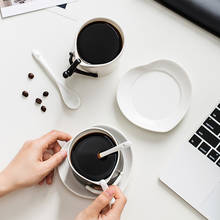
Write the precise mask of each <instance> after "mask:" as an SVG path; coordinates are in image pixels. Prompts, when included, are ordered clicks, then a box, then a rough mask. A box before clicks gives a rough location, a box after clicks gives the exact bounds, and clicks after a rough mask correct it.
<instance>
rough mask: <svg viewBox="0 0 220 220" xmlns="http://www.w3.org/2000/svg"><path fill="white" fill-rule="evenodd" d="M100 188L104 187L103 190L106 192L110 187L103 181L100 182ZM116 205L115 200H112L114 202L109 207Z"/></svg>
mask: <svg viewBox="0 0 220 220" xmlns="http://www.w3.org/2000/svg"><path fill="white" fill-rule="evenodd" d="M99 183H100V186H101V187H102V190H103V191H105V190H107V189H108V188H109V187H108V184H107V183H106V181H105V180H101V181H100V182H99ZM114 203H115V198H112V200H111V201H110V203H109V205H110V207H111V206H112V205H113V204H114Z"/></svg>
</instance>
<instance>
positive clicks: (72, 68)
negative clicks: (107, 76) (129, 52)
mask: <svg viewBox="0 0 220 220" xmlns="http://www.w3.org/2000/svg"><path fill="white" fill-rule="evenodd" d="M69 55H70V58H69V63H70V67H69V68H68V69H67V70H66V71H65V72H64V73H63V77H64V78H65V79H66V78H68V77H70V76H72V75H73V73H74V72H76V73H78V74H81V75H85V76H91V77H98V74H97V73H89V72H85V71H83V70H80V69H77V66H78V65H79V64H80V63H81V60H80V59H79V58H78V59H76V60H75V61H74V62H73V57H74V54H73V53H72V52H70V53H69Z"/></svg>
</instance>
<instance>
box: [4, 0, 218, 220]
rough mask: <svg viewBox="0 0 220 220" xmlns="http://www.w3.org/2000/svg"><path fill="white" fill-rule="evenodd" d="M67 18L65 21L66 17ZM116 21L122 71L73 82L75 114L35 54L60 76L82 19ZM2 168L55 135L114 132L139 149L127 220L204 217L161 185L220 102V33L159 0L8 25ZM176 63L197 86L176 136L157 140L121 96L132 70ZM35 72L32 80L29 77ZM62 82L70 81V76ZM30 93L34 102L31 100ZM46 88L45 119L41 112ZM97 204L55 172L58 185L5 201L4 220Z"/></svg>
mask: <svg viewBox="0 0 220 220" xmlns="http://www.w3.org/2000/svg"><path fill="white" fill-rule="evenodd" d="M59 13H62V16H60V15H58V14H59ZM98 16H108V17H110V18H113V19H114V20H116V21H117V22H118V23H119V24H120V25H121V26H122V27H123V29H124V31H125V34H126V48H125V53H124V56H123V58H122V60H121V65H120V67H119V69H118V70H117V71H115V72H114V73H113V74H111V75H109V76H107V77H105V78H101V79H91V78H88V77H84V76H73V77H72V78H71V79H68V85H69V86H71V87H72V88H75V90H77V92H78V93H79V94H80V96H81V100H82V105H81V107H80V109H79V110H77V111H71V110H69V109H67V108H66V107H65V106H64V105H63V103H62V101H61V100H60V97H59V94H58V92H57V91H56V89H55V87H54V86H53V84H52V83H51V82H50V81H49V80H48V78H47V77H46V76H45V74H44V72H43V71H42V70H41V68H40V67H39V66H38V65H37V64H36V62H35V61H34V60H33V58H32V57H31V50H32V49H33V48H37V49H38V50H39V51H41V52H42V54H43V55H44V56H45V58H46V59H47V60H48V62H49V63H50V64H51V66H52V67H53V69H54V71H55V72H56V74H57V75H58V76H59V77H60V79H62V72H63V71H64V70H65V68H66V67H68V52H69V51H70V50H71V49H72V47H73V42H74V31H75V27H76V25H77V24H78V23H79V22H80V20H81V19H84V18H89V17H98ZM0 42H1V44H0V74H1V81H0V83H1V84H0V101H1V110H0V113H1V114H0V131H1V134H0V136H1V147H0V167H1V168H3V167H5V166H6V165H7V164H8V163H9V161H10V160H11V159H12V158H13V156H14V155H15V154H16V152H17V151H18V150H19V148H20V147H21V146H22V144H23V142H24V141H25V140H27V139H32V138H36V137H39V136H40V135H42V134H44V133H45V132H47V131H49V130H51V129H60V130H64V131H66V132H69V133H71V134H72V135H75V134H76V133H77V132H78V131H79V130H81V129H83V128H87V127H90V126H92V125H95V124H107V125H112V126H114V127H116V128H118V129H120V130H122V131H123V132H124V133H125V134H126V135H127V137H128V138H129V140H130V141H132V142H133V152H134V167H133V173H132V178H131V181H130V184H129V186H128V188H127V190H126V195H127V197H128V203H127V206H126V208H125V210H124V213H123V217H122V219H123V220H134V219H146V220H147V219H149V220H152V219H167V220H170V219H178V220H185V219H190V220H197V219H204V218H203V217H202V216H201V215H200V214H198V213H197V212H196V211H195V210H194V209H192V208H191V207H190V206H189V205H188V204H187V203H186V202H184V201H183V200H182V199H180V198H179V197H178V196H177V195H176V194H175V193H173V192H172V191H171V190H169V189H168V188H167V187H165V186H164V185H163V184H162V183H160V182H159V180H158V178H159V176H160V174H161V173H162V171H163V168H164V167H165V166H166V164H167V163H168V161H169V159H170V158H171V157H172V156H173V155H175V152H177V150H178V148H179V147H181V143H182V142H183V141H186V139H187V138H188V137H189V136H190V135H191V134H192V131H193V130H194V129H196V128H197V126H198V124H199V123H200V122H201V120H202V119H204V117H205V116H206V115H207V114H208V112H209V111H210V110H211V109H212V107H213V106H214V105H215V104H216V103H217V100H218V99H219V88H220V87H219V80H220V73H219V68H220V67H219V56H220V41H219V39H218V38H216V37H215V36H213V35H211V34H209V33H208V32H206V31H204V30H202V29H201V28H199V27H197V26H196V25H194V24H192V23H190V22H189V21H187V20H185V19H183V18H182V17H180V16H178V15H176V14H175V13H173V12H171V11H169V10H167V9H166V8H164V7H162V6H160V5H159V4H158V3H156V2H154V1H153V0H139V1H138V0H121V1H118V0H111V1H103V0H92V1H91V0H78V1H77V2H76V3H72V4H70V5H69V6H68V8H67V9H66V10H63V9H59V8H57V9H49V10H42V11H38V12H34V13H29V14H25V15H20V16H16V17H12V18H8V19H4V20H0ZM161 58H166V59H171V60H174V61H176V62H178V63H179V64H180V65H182V67H183V68H184V69H185V70H186V71H187V72H188V74H189V77H190V79H191V81H192V86H193V98H192V105H191V108H190V110H189V112H188V114H187V115H186V117H185V119H184V120H183V121H182V122H181V124H180V125H179V126H177V127H176V128H175V129H174V130H172V131H171V132H169V133H166V134H157V133H152V132H148V131H145V130H143V129H140V128H138V127H136V126H134V125H133V124H131V123H130V122H129V121H128V120H127V119H125V117H124V116H123V115H122V114H121V112H120V111H119V108H118V106H117V104H116V99H115V94H116V88H117V84H118V81H119V79H120V78H121V77H122V75H123V74H124V73H125V72H126V71H127V70H129V69H130V68H132V67H134V66H137V65H141V64H147V63H149V62H151V61H153V60H156V59H161ZM28 72H33V73H34V74H35V78H34V80H31V81H30V80H28V79H27V73H28ZM62 80H63V79H62ZM22 90H28V91H29V92H30V97H29V98H27V99H24V98H23V97H22V96H21V92H22ZM44 90H48V91H49V92H50V96H49V97H48V98H46V99H44V100H43V101H44V103H45V105H46V106H47V109H48V110H47V112H46V113H42V112H41V110H40V108H39V106H37V105H35V103H34V100H35V98H36V97H38V96H41V94H42V92H43V91H44ZM89 203H90V201H87V200H85V199H81V198H78V197H77V196H75V195H73V194H71V193H70V192H69V191H68V190H67V189H65V187H64V186H63V185H62V183H61V181H60V179H59V178H58V176H57V175H56V177H55V183H54V184H53V185H52V186H51V187H48V186H44V187H39V186H36V187H32V188H28V189H25V190H21V191H17V192H15V193H11V194H10V195H8V196H6V197H4V198H1V199H0V218H1V220H6V219H7V220H11V219H16V220H29V219H31V220H39V219H45V220H46V219H53V220H73V219H74V217H75V215H76V214H77V213H78V212H79V211H80V210H81V209H83V208H85V207H86V206H87V205H88V204H89Z"/></svg>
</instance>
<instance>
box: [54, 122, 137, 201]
mask: <svg viewBox="0 0 220 220" xmlns="http://www.w3.org/2000/svg"><path fill="white" fill-rule="evenodd" d="M95 127H97V128H102V129H105V130H107V131H108V132H109V133H111V134H112V135H114V137H115V138H116V139H117V141H118V143H119V144H120V143H122V142H125V141H127V138H126V137H125V136H124V135H123V134H122V133H121V132H119V131H118V130H116V129H115V128H112V127H109V126H95ZM63 147H66V148H67V147H68V145H64V146H63ZM121 154H122V158H123V160H122V161H123V163H124V164H123V166H122V167H123V170H122V174H121V178H120V182H119V183H118V184H117V185H118V186H119V187H120V188H121V190H122V191H124V190H125V188H126V186H127V185H128V182H129V177H130V173H131V168H132V161H133V156H132V151H131V148H126V149H124V150H122V151H121ZM58 174H59V176H60V179H61V181H62V182H63V184H64V186H65V187H66V188H67V189H68V190H69V191H70V192H72V193H74V194H75V195H77V196H79V197H82V198H86V199H95V198H96V197H97V195H95V194H94V193H91V192H90V191H88V190H87V189H86V186H85V185H83V184H82V183H80V182H79V181H78V180H77V179H76V177H75V176H74V174H73V172H72V170H71V168H70V166H69V163H68V160H67V159H66V160H65V161H64V162H63V163H62V164H61V165H60V166H59V167H58Z"/></svg>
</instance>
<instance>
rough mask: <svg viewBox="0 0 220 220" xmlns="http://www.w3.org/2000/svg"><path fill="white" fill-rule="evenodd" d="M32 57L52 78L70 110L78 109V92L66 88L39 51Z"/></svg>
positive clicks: (34, 51)
mask: <svg viewBox="0 0 220 220" xmlns="http://www.w3.org/2000/svg"><path fill="white" fill-rule="evenodd" d="M32 55H33V57H34V58H35V59H36V60H37V61H38V63H39V64H40V65H41V66H42V67H43V69H44V70H45V73H47V75H48V76H49V77H50V79H51V80H52V81H53V82H54V84H55V85H56V86H57V88H58V90H59V92H60V96H61V97H62V99H63V102H64V104H65V105H66V106H67V107H68V108H70V109H78V108H79V106H80V98H79V95H78V94H77V93H76V92H74V91H73V90H70V89H69V88H68V87H66V86H65V85H64V83H63V82H62V81H60V80H59V79H57V77H56V76H55V74H54V73H53V71H52V69H51V68H50V66H49V65H48V64H47V62H46V60H45V59H44V57H43V56H42V55H41V54H40V52H39V51H37V50H33V51H32Z"/></svg>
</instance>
